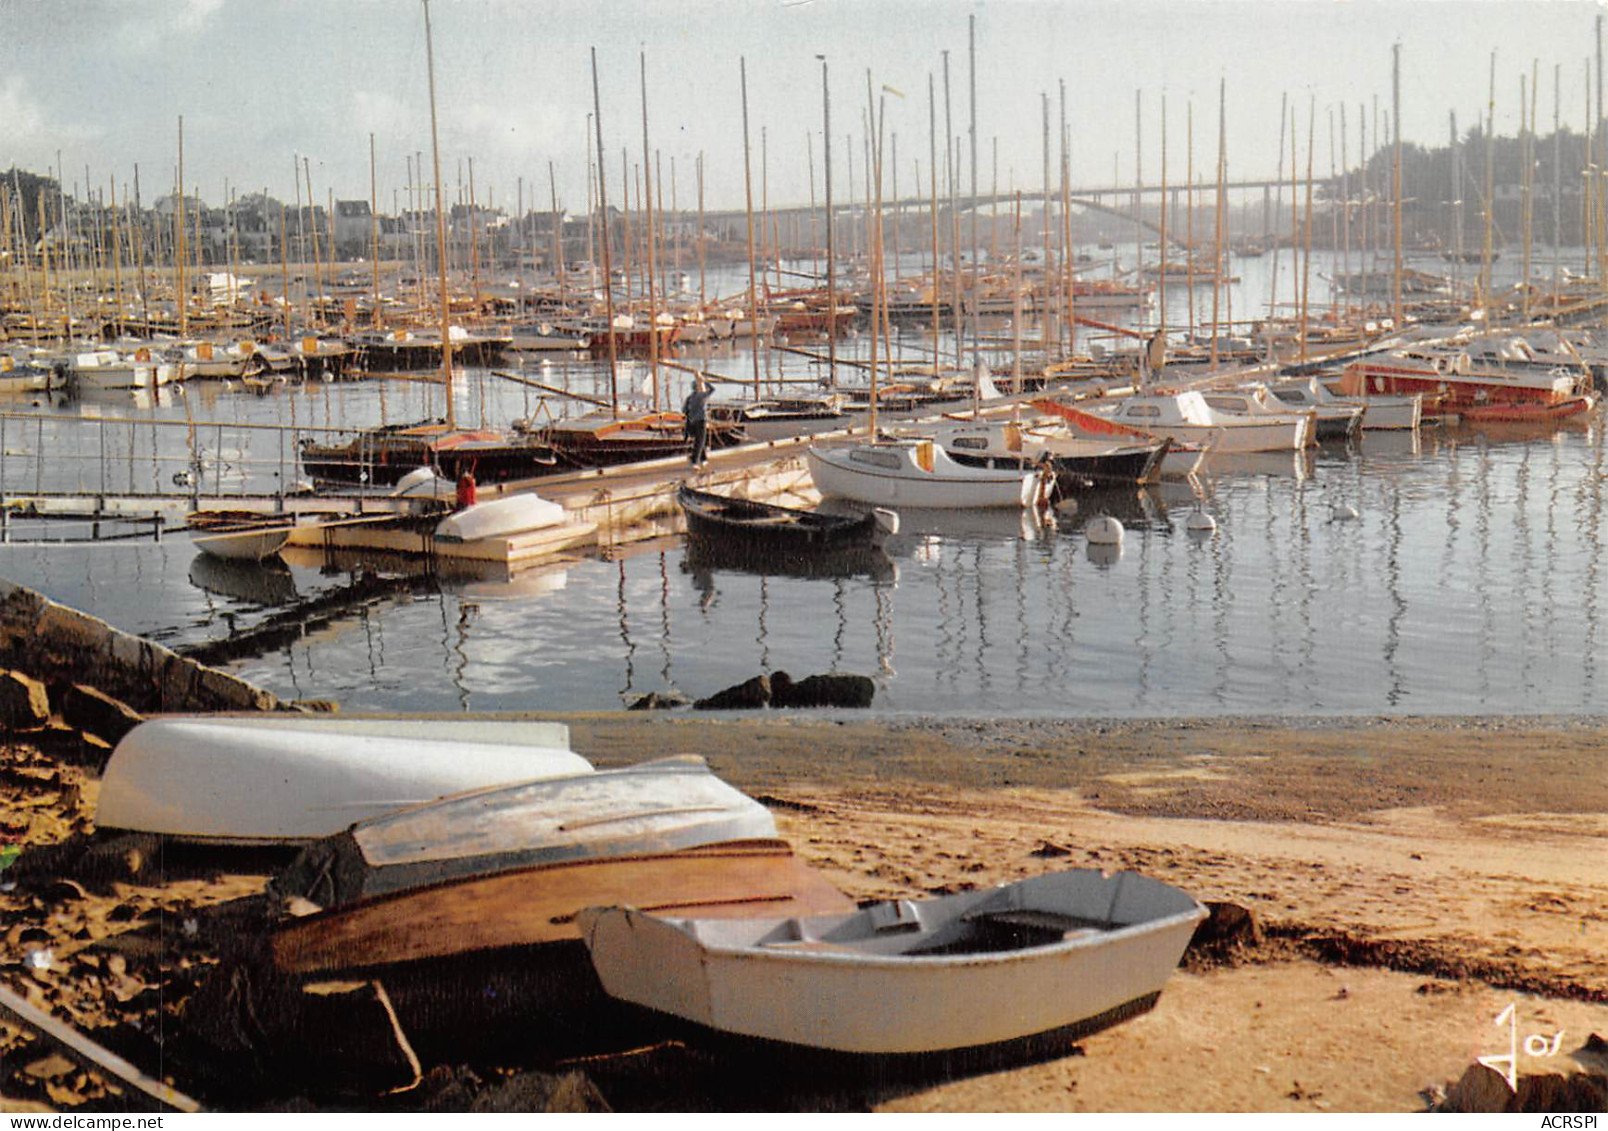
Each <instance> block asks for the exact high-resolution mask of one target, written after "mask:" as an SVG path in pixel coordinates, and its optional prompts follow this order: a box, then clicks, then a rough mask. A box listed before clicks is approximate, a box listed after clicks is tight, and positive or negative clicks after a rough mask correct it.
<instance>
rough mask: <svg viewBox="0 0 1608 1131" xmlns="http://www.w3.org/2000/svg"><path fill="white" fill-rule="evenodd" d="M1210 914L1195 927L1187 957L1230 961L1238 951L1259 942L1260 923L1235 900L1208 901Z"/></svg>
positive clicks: (1209, 960)
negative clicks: (1230, 901)
mask: <svg viewBox="0 0 1608 1131" xmlns="http://www.w3.org/2000/svg"><path fill="white" fill-rule="evenodd" d="M1206 910H1207V911H1208V912H1210V914H1209V915H1208V916H1207V917H1206V919H1205V921H1204V922H1202V923H1201V925H1200V926H1198V927H1196V928H1195V934H1194V937H1193V938H1191V939H1190V940H1189V948H1188V951H1187V954H1188V956H1189V957H1190V958H1191V959H1193V960H1195V961H1197V962H1208V963H1211V962H1232V961H1234V959H1235V958H1237V957H1238V955H1239V953H1240V952H1241V951H1244V950H1249V949H1252V948H1254V947H1258V946H1261V945H1262V925H1261V924H1260V923H1258V922H1257V921H1256V914H1255V912H1253V911H1252V910H1251V909H1250V908H1248V907H1241V906H1240V905H1239V904H1237V903H1225V902H1222V901H1219V900H1207V901H1206Z"/></svg>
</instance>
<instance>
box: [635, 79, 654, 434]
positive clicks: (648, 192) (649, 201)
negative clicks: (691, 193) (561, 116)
mask: <svg viewBox="0 0 1608 1131" xmlns="http://www.w3.org/2000/svg"><path fill="white" fill-rule="evenodd" d="M638 62H639V65H640V72H641V78H642V189H643V192H642V198H643V204H644V207H645V208H646V211H645V212H644V213H643V217H644V220H645V223H646V224H647V232H648V241H647V242H648V374H649V378H648V379H649V381H650V382H651V383H652V387H653V411H654V412H658V411H659V321H658V319H659V309H658V297H659V296H658V292H657V290H656V287H655V283H654V255H653V242H654V241H653V177H652V173H651V171H650V167H651V160H652V153H651V151H650V148H649V145H648V53H647V52H646V51H643V52H641V53H640V55H639V57H638Z"/></svg>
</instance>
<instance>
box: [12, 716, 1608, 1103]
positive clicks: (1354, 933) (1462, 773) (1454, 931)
mask: <svg viewBox="0 0 1608 1131" xmlns="http://www.w3.org/2000/svg"><path fill="white" fill-rule="evenodd" d="M566 721H568V722H569V724H570V726H571V728H572V739H573V746H574V748H575V749H576V750H577V751H578V752H580V753H582V754H584V755H585V756H587V757H588V758H590V759H592V760H593V761H594V762H595V763H596V764H597V765H598V766H599V767H604V766H610V765H619V764H625V763H630V762H635V761H639V760H642V759H644V758H647V757H652V756H657V755H659V754H663V753H672V752H691V753H701V754H704V755H705V756H706V757H708V758H709V760H710V762H711V764H712V765H713V767H714V768H715V769H716V771H717V772H718V773H720V774H721V775H722V776H723V777H725V778H726V779H727V780H729V781H731V782H732V783H733V784H735V785H736V786H738V787H739V788H742V789H744V790H746V791H748V792H750V793H752V794H753V795H755V796H757V797H759V798H760V799H761V800H763V801H764V802H765V803H766V804H767V805H769V806H770V807H771V808H772V810H773V811H774V812H775V814H776V816H777V819H778V823H779V825H780V826H781V829H782V832H783V835H784V836H786V837H787V838H788V839H789V840H790V841H791V842H792V843H793V844H794V846H795V848H796V850H797V851H798V853H799V854H800V855H802V856H803V857H804V858H805V859H806V860H808V861H809V862H810V863H812V864H813V865H815V866H816V867H818V868H819V869H820V870H821V871H823V872H824V873H825V874H826V875H827V876H828V877H829V878H830V879H831V880H832V881H833V882H834V883H836V884H837V885H838V886H839V887H841V888H842V890H843V891H845V892H846V893H847V894H849V895H851V896H853V897H856V898H867V897H886V896H895V895H900V896H911V895H916V896H919V895H924V894H929V893H941V892H948V891H954V890H958V889H961V888H965V887H970V886H977V885H987V884H993V883H998V882H1003V881H1008V880H1012V879H1017V878H1020V877H1024V876H1028V875H1033V874H1036V873H1040V872H1044V871H1049V870H1053V869H1057V868H1066V867H1090V866H1093V867H1102V868H1109V869H1114V868H1134V869H1137V870H1140V871H1143V872H1145V873H1147V874H1150V875H1153V876H1156V877H1157V878H1159V879H1162V880H1165V881H1167V882H1169V883H1173V884H1177V885H1179V886H1181V887H1183V888H1184V889H1185V890H1187V891H1189V892H1190V893H1192V894H1193V895H1195V896H1196V897H1197V898H1199V899H1201V900H1209V901H1227V902H1232V903H1235V904H1239V905H1241V906H1243V907H1245V908H1248V909H1250V910H1251V911H1252V912H1253V913H1254V915H1255V917H1256V919H1257V921H1258V924H1259V926H1260V932H1261V939H1260V941H1259V942H1255V943H1252V944H1248V945H1244V946H1241V947H1239V948H1237V949H1235V950H1233V951H1232V952H1230V953H1227V954H1218V955H1215V956H1209V955H1195V954H1191V955H1190V956H1188V957H1186V961H1185V964H1184V966H1183V968H1181V969H1180V970H1179V971H1178V972H1177V973H1176V974H1175V975H1174V977H1173V978H1172V980H1171V981H1170V982H1169V984H1168V986H1167V988H1166V990H1165V991H1164V993H1163V994H1162V997H1161V1000H1160V1003H1159V1004H1158V1005H1157V1007H1156V1008H1155V1010H1154V1011H1152V1012H1150V1013H1149V1014H1146V1015H1143V1016H1140V1017H1138V1018H1135V1019H1133V1020H1130V1021H1128V1022H1126V1023H1124V1024H1121V1025H1118V1026H1116V1027H1114V1028H1111V1029H1108V1030H1106V1031H1104V1032H1100V1033H1097V1034H1094V1035H1093V1036H1090V1037H1088V1038H1085V1039H1084V1040H1082V1041H1081V1042H1080V1043H1079V1045H1078V1046H1077V1050H1076V1051H1075V1052H1074V1054H1072V1055H1068V1056H1064V1057H1060V1058H1058V1059H1054V1060H1050V1061H1046V1062H1042V1063H1036V1064H1030V1065H1025V1066H1016V1067H1011V1068H1007V1069H1005V1070H1002V1071H997V1072H992V1073H988V1074H985V1075H979V1076H972V1077H965V1078H960V1079H955V1080H949V1081H924V1082H920V1083H918V1084H911V1083H910V1082H903V1083H866V1082H863V1081H862V1082H858V1083H852V1084H851V1083H849V1082H844V1083H843V1084H842V1085H841V1086H834V1085H833V1083H832V1082H830V1081H815V1082H814V1083H813V1084H812V1085H811V1086H810V1087H807V1088H805V1087H801V1086H799V1085H796V1084H788V1083H785V1082H782V1081H766V1082H763V1083H755V1082H753V1081H749V1082H747V1083H744V1084H742V1085H740V1086H739V1085H738V1084H737V1083H736V1082H734V1081H733V1080H732V1078H731V1075H730V1074H723V1073H721V1072H720V1071H719V1070H718V1067H716V1068H711V1069H709V1070H708V1071H695V1072H667V1071H666V1070H665V1067H666V1061H665V1057H666V1056H670V1057H671V1058H672V1060H673V1058H674V1057H675V1056H678V1055H690V1054H685V1053H681V1052H672V1053H665V1052H664V1051H662V1050H661V1051H660V1052H658V1053H657V1054H655V1053H651V1052H650V1053H648V1054H639V1055H637V1056H635V1057H629V1056H628V1057H623V1058H616V1059H614V1060H612V1061H604V1062H597V1063H589V1064H587V1065H584V1066H579V1068H580V1070H581V1071H583V1072H585V1074H586V1075H587V1077H588V1079H589V1081H590V1082H591V1083H592V1084H593V1085H595V1087H596V1089H597V1094H598V1095H600V1097H601V1100H602V1101H603V1102H604V1103H607V1104H608V1105H609V1106H611V1107H614V1108H616V1109H618V1110H628V1109H633V1108H637V1109H641V1108H649V1109H655V1108H656V1109H666V1110H670V1109H720V1108H733V1107H754V1108H761V1107H769V1108H789V1107H792V1108H818V1107H827V1108H833V1109H837V1110H854V1109H861V1110H863V1109H865V1108H871V1109H876V1110H896V1111H923V1112H925V1111H993V1110H1004V1111H1192V1110H1254V1111H1283V1110H1296V1111H1300V1110H1335V1111H1366V1110H1380V1111H1413V1110H1423V1109H1425V1108H1426V1106H1428V1104H1429V1103H1430V1102H1432V1101H1433V1100H1434V1099H1435V1097H1436V1095H1437V1094H1438V1093H1437V1089H1441V1088H1444V1087H1445V1086H1447V1085H1448V1084H1449V1083H1450V1082H1452V1081H1454V1080H1456V1079H1457V1078H1458V1077H1459V1076H1461V1075H1462V1073H1463V1072H1464V1070H1465V1069H1466V1068H1467V1067H1468V1066H1469V1065H1470V1064H1471V1063H1472V1062H1473V1060H1474V1058H1476V1057H1478V1056H1481V1055H1494V1054H1498V1053H1501V1052H1504V1051H1506V1049H1507V1044H1508V1039H1509V1030H1508V1028H1507V1026H1506V1024H1505V1023H1504V1024H1503V1025H1501V1026H1498V1025H1497V1024H1495V1019H1496V1017H1497V1015H1498V1014H1499V1013H1501V1011H1502V1010H1503V1009H1505V1008H1506V1007H1507V1006H1508V1005H1509V1004H1514V1005H1515V1006H1516V1007H1517V1012H1516V1018H1517V1024H1516V1028H1515V1031H1516V1033H1517V1035H1518V1038H1517V1039H1518V1041H1519V1043H1520V1045H1521V1051H1520V1060H1519V1065H1518V1068H1519V1071H1520V1072H1521V1073H1549V1072H1556V1073H1568V1072H1571V1071H1579V1070H1581V1068H1582V1067H1583V1066H1582V1064H1581V1063H1579V1062H1577V1061H1575V1060H1572V1059H1571V1058H1570V1057H1569V1056H1568V1055H1567V1054H1568V1053H1569V1052H1570V1051H1572V1050H1576V1049H1579V1048H1580V1047H1581V1046H1582V1045H1583V1044H1584V1043H1585V1041H1586V1039H1587V1038H1588V1036H1589V1035H1590V1034H1591V1033H1593V1032H1595V1033H1599V1034H1602V1033H1608V867H1604V861H1605V860H1608V774H1604V773H1603V772H1602V767H1603V761H1602V759H1603V754H1602V734H1603V730H1602V723H1601V721H1600V720H1595V719H1562V720H1560V719H1503V720H1491V719H1485V720H1472V719H1394V720H1387V719H1355V720H1321V721H1320V720H1288V719H1272V718H1269V719H1211V720H1200V719H1179V720H1155V721H1044V720H990V719H975V720H970V719H946V720H934V719H917V718H910V719H905V718H893V719H874V718H868V719H857V718H848V717H837V718H827V717H820V716H805V715H797V716H786V715H780V714H777V715H773V716H770V717H764V716H751V717H750V716H745V717H729V718H714V717H709V716H703V715H689V714H677V715H668V716H666V715H649V714H640V715H637V714H609V715H577V716H570V717H569V718H568V719H567V720H566ZM49 745H50V744H49V743H35V744H33V745H32V746H12V747H10V748H9V749H8V751H7V754H6V756H5V768H4V773H3V775H0V776H3V778H4V788H5V790H6V793H7V797H6V806H5V809H6V818H5V820H6V822H7V829H6V835H7V837H8V839H10V840H12V841H13V842H14V843H15V842H21V843H23V844H25V845H27V846H28V847H27V849H26V850H25V854H26V853H27V852H34V851H42V850H43V849H42V847H35V846H44V845H48V844H50V843H52V842H55V841H60V840H64V839H67V838H69V837H71V836H73V835H74V834H81V833H83V832H85V831H86V830H87V829H88V824H87V817H88V815H89V814H90V813H91V812H92V810H93V798H94V793H95V786H96V782H95V780H94V776H93V772H92V770H91V769H86V768H85V767H83V766H82V765H80V764H78V763H77V760H76V759H75V758H72V757H66V756H63V755H61V754H59V753H53V752H48V750H47V751H43V752H42V751H41V750H40V747H41V746H44V747H47V748H48V747H49ZM186 856H187V857H193V854H186ZM230 859H231V861H232V860H233V859H234V858H230ZM261 870H265V869H261ZM135 871H136V872H137V873H138V874H136V875H132V876H130V877H128V878H127V879H126V880H122V881H116V882H111V883H108V884H104V885H101V888H100V889H99V890H97V889H95V888H94V886H93V885H85V884H82V883H78V882H75V881H63V882H62V883H60V884H57V885H55V888H54V890H52V889H51V888H50V886H49V885H46V886H45V887H44V888H41V887H40V885H39V884H38V883H29V884H23V885H18V886H17V887H16V888H15V889H14V890H11V891H6V892H3V893H0V913H3V914H4V916H5V919H6V921H7V922H8V923H10V924H13V925H12V926H10V927H8V929H7V933H6V939H5V941H6V948H5V953H4V954H0V976H3V978H4V980H5V981H6V983H7V984H10V985H12V986H14V987H15V986H18V985H29V986H31V988H33V989H34V990H35V996H36V997H37V998H40V999H42V1000H43V1001H44V1002H45V1003H48V1004H49V1005H50V1006H51V1007H52V1008H53V1009H55V1010H56V1011H57V1012H58V1013H59V1014H60V1015H62V1016H64V1017H67V1018H69V1019H71V1020H73V1021H75V1022H76V1023H78V1024H80V1025H82V1026H84V1027H85V1028H86V1029H88V1030H89V1031H91V1032H92V1033H93V1032H95V1031H96V1030H97V1029H100V1030H102V1031H107V1030H108V1028H109V1027H112V1026H116V1025H119V1024H121V1025H124V1026H125V1027H126V1023H127V1022H128V1021H130V1020H131V1019H132V1020H135V1021H143V1022H144V1023H145V1024H147V1025H154V1026H171V1025H175V1024H177V1023H178V1022H177V1020H176V1019H177V1018H179V1017H181V1016H182V1009H180V1008H179V1007H178V1006H177V1005H176V1004H175V1003H176V1002H177V1001H180V1000H181V999H182V998H183V996H184V995H185V994H186V993H187V992H188V991H190V990H193V989H194V988H195V987H196V986H197V985H199V984H200V983H201V982H203V981H204V980H205V979H204V975H205V970H206V968H207V966H208V963H209V959H208V955H206V954H205V953H204V948H202V951H201V952H198V953H195V954H193V955H191V956H190V957H189V958H187V959H184V960H182V961H177V962H176V961H175V960H174V958H173V955H172V953H171V948H169V952H168V953H166V954H165V955H164V956H163V957H161V958H160V959H157V958H155V957H153V956H151V955H146V956H145V958H144V959H141V958H140V957H139V956H138V955H137V954H135V953H132V952H131V951H130V948H127V947H123V948H118V947H116V946H112V947H110V948H108V947H107V946H106V945H104V944H106V943H107V942H108V940H111V939H113V938H114V936H117V935H118V934H119V933H120V932H121V931H124V930H126V929H127V925H128V924H129V923H130V922H132V921H152V920H156V919H161V918H164V917H166V918H172V919H182V917H183V915H184V914H186V913H187V912H189V911H191V910H193V909H194V908H197V907H204V906H205V905H208V904H220V903H223V902H225V901H228V900H234V899H238V898H240V897H242V896H249V895H251V894H252V893H253V892H255V891H257V890H259V889H260V886H261V883H262V880H263V876H262V875H261V874H260V872H259V871H254V870H252V869H251V868H247V867H239V866H234V867H232V870H231V871H228V872H220V871H215V870H209V869H208V868H207V867H205V866H198V865H197V863H196V861H195V860H194V859H193V858H191V859H189V862H188V863H187V864H186V865H185V866H184V868H183V869H182V870H180V869H176V868H169V869H166V870H164V869H161V868H157V867H154V866H149V865H148V866H146V867H143V868H139V869H135ZM41 942H48V943H49V944H50V945H51V946H53V948H54V955H53V963H52V965H51V967H50V968H49V969H46V970H40V969H35V968H32V967H29V966H27V965H26V964H25V963H24V961H23V953H22V952H23V951H25V950H27V949H28V948H37V947H38V946H39V945H40V943H41ZM135 949H136V950H137V948H135ZM119 959H121V961H119ZM1559 1030H1561V1031H1562V1036H1561V1039H1556V1040H1555V1041H1554V1038H1555V1035H1556V1034H1557V1033H1558V1031H1559ZM1537 1034H1540V1035H1543V1036H1545V1037H1546V1038H1547V1040H1548V1041H1551V1042H1554V1043H1553V1045H1549V1046H1548V1047H1549V1048H1551V1047H1554V1046H1555V1047H1556V1050H1557V1051H1555V1052H1550V1053H1548V1054H1546V1055H1542V1056H1530V1055H1526V1054H1524V1052H1523V1051H1522V1045H1523V1043H1524V1041H1525V1039H1526V1038H1527V1037H1529V1036H1532V1035H1537ZM130 1051H131V1052H132V1051H133V1050H130ZM0 1052H5V1053H6V1054H7V1063H8V1064H15V1065H19V1066H25V1067H21V1069H20V1070H12V1071H10V1072H9V1074H7V1075H6V1076H5V1077H4V1078H3V1079H0V1093H3V1095H4V1097H5V1099H4V1104H5V1105H7V1107H6V1108H0V1110H3V1109H20V1108H26V1107H28V1106H30V1105H33V1104H51V1103H54V1104H69V1105H71V1104H75V1103H78V1104H83V1103H89V1104H90V1105H91V1106H94V1105H96V1104H105V1103H107V1102H115V1097H107V1096H105V1095H104V1094H103V1093H102V1091H101V1090H100V1089H98V1088H97V1086H96V1084H95V1081H93V1079H90V1078H87V1077H84V1075H83V1074H82V1073H77V1072H73V1073H65V1072H57V1073H56V1074H55V1075H51V1074H50V1069H51V1066H49V1065H46V1066H44V1067H40V1066H39V1065H38V1064H37V1063H36V1062H37V1061H38V1059H39V1058H41V1057H43V1056H44V1055H45V1054H44V1053H43V1052H37V1051H34V1050H30V1049H29V1048H28V1046H27V1045H26V1043H25V1042H24V1041H23V1039H22V1037H21V1036H20V1033H19V1032H18V1031H17V1030H16V1029H14V1028H7V1027H6V1026H5V1025H3V1024H0ZM656 1058H657V1059H656ZM699 1063H702V1062H701V1061H700V1062H699ZM479 1067H480V1070H481V1071H482V1075H485V1071H484V1066H479ZM499 1067H500V1068H502V1069H504V1070H511V1069H514V1068H518V1067H526V1066H525V1065H520V1064H518V1063H517V1058H516V1057H510V1062H509V1064H507V1065H503V1066H499ZM537 1067H542V1066H537ZM561 1067H563V1066H561ZM568 1067H571V1068H574V1067H577V1066H573V1065H572V1066H568ZM1602 1070H1603V1068H1602V1066H1600V1065H1598V1066H1596V1067H1595V1068H1594V1071H1597V1072H1601V1071H1602ZM174 1082H175V1083H177V1084H178V1085H179V1086H181V1087H183V1086H185V1084H186V1081H185V1080H183V1079H176V1080H175V1081H174ZM391 1102H393V1103H397V1102H402V1098H401V1097H393V1099H392V1101H391Z"/></svg>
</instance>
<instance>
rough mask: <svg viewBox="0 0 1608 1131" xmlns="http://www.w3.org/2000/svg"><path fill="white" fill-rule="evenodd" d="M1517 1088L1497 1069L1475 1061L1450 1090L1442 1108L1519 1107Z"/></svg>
mask: <svg viewBox="0 0 1608 1131" xmlns="http://www.w3.org/2000/svg"><path fill="white" fill-rule="evenodd" d="M1515 1098H1516V1097H1515V1096H1514V1094H1513V1089H1512V1088H1509V1087H1508V1082H1507V1079H1506V1078H1505V1077H1504V1076H1503V1075H1502V1074H1501V1073H1500V1072H1498V1071H1497V1070H1496V1069H1494V1068H1491V1067H1488V1066H1487V1065H1484V1064H1471V1065H1469V1066H1468V1071H1467V1072H1464V1073H1463V1076H1462V1078H1461V1079H1460V1080H1458V1081H1457V1083H1455V1084H1453V1085H1452V1086H1451V1087H1450V1088H1449V1089H1447V1092H1446V1105H1445V1106H1444V1107H1443V1108H1442V1109H1441V1110H1442V1111H1458V1112H1463V1113H1465V1114H1466V1113H1470V1112H1487V1113H1489V1112H1504V1111H1513V1110H1515V1108H1514V1106H1513V1103H1514V1100H1515Z"/></svg>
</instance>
